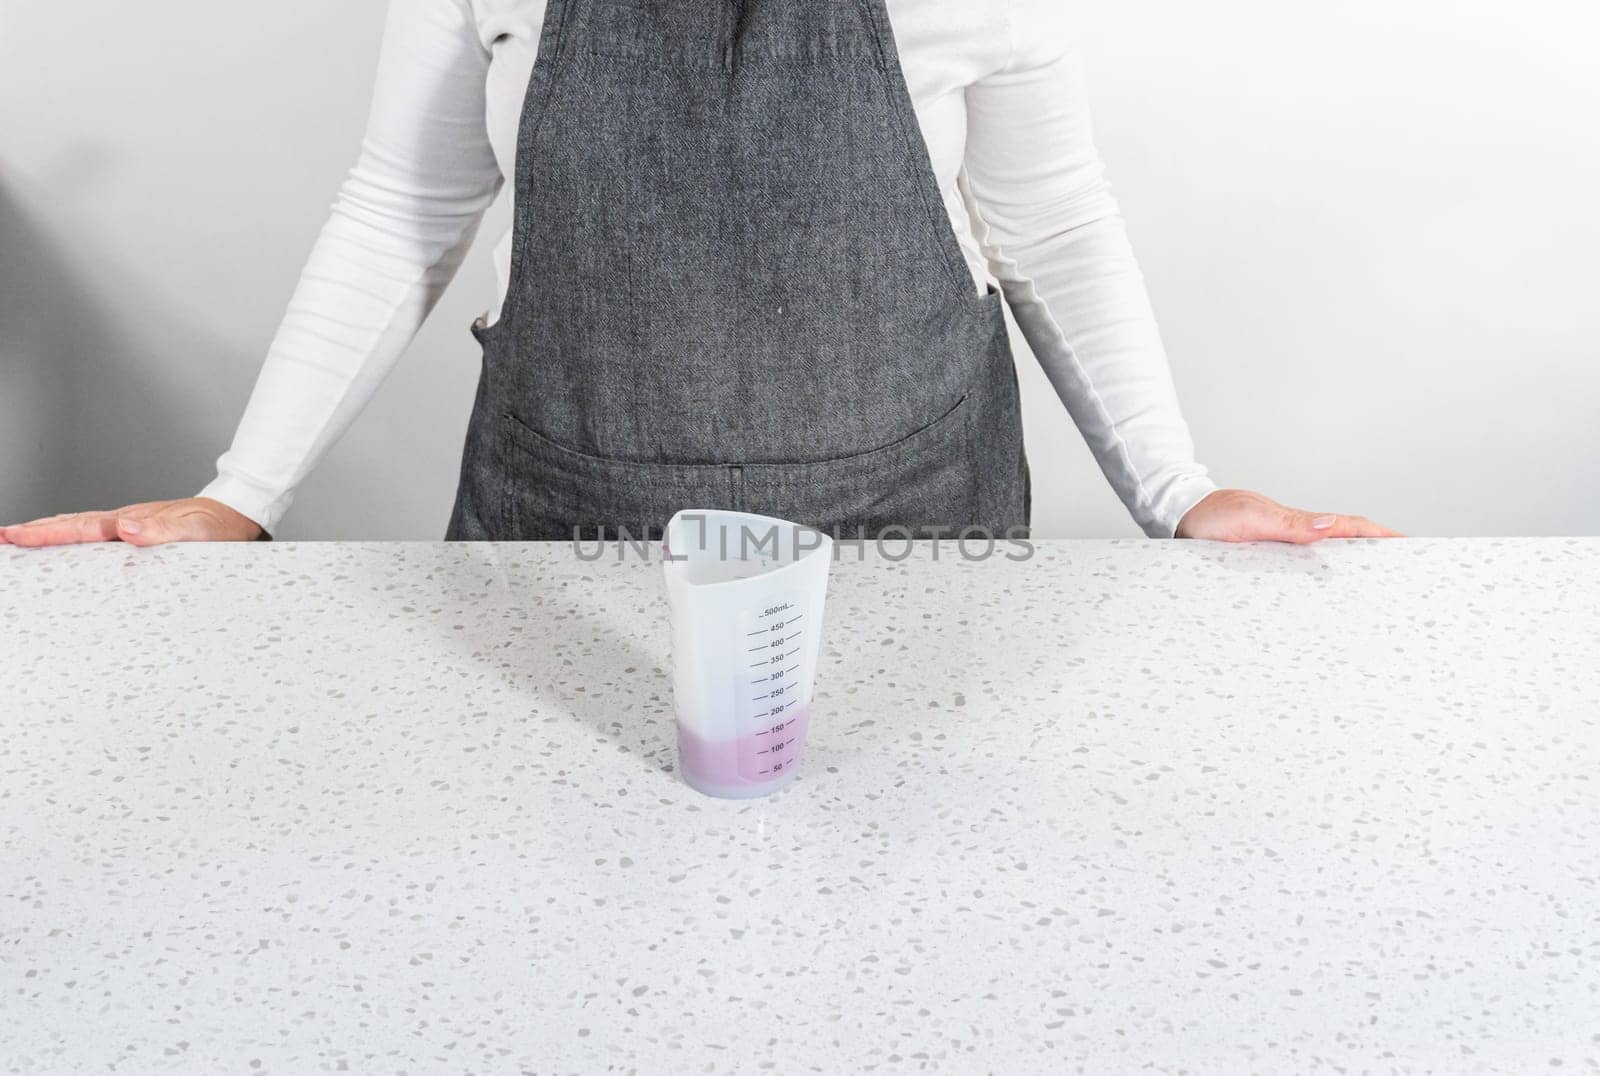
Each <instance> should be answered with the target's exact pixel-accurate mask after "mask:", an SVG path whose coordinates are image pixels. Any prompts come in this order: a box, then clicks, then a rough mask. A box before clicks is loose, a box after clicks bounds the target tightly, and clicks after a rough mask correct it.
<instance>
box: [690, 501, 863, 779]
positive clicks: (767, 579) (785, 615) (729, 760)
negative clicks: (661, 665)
mask: <svg viewBox="0 0 1600 1076" xmlns="http://www.w3.org/2000/svg"><path fill="white" fill-rule="evenodd" d="M663 552H664V555H665V559H664V564H665V569H664V574H665V578H666V589H667V605H668V608H669V610H670V613H671V620H672V694H673V702H674V706H675V709H676V711H677V720H678V768H679V771H680V772H681V773H682V774H683V778H684V780H685V781H687V782H688V783H689V785H690V786H692V787H693V788H695V789H698V790H699V791H701V792H704V793H705V794H707V795H709V796H722V797H727V798H732V799H744V798H748V797H752V796H765V795H768V794H770V793H772V792H776V791H777V790H778V789H780V788H782V787H783V786H785V785H787V784H788V783H789V782H790V781H792V780H793V779H794V776H795V774H796V773H797V772H798V771H799V768H800V760H801V757H802V756H803V754H804V751H805V743H806V726H807V724H808V723H809V721H810V708H811V694H812V687H813V683H814V680H815V674H816V667H817V653H818V650H819V648H820V646H821V644H822V606H823V600H824V598H825V597H826V596H827V590H828V568H829V566H830V565H831V564H832V562H833V540H832V539H831V538H829V537H828V536H827V535H825V534H823V533H822V532H820V531H817V530H814V529H812V528H810V527H803V526H800V525H799V524H796V523H790V522H787V521H785V520H782V519H773V518H771V517H769V516H754V515H747V514H745V513H742V512H723V511H714V510H710V509H706V510H695V509H690V510H685V511H682V512H679V513H678V514H677V515H675V516H673V517H672V519H671V521H670V522H668V524H667V529H666V542H665V548H664V551H663Z"/></svg>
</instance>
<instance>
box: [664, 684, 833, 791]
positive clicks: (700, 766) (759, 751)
mask: <svg viewBox="0 0 1600 1076" xmlns="http://www.w3.org/2000/svg"><path fill="white" fill-rule="evenodd" d="M809 719H810V714H809V713H808V711H807V710H806V708H805V707H803V706H797V707H795V709H794V710H793V711H792V712H791V714H790V715H789V716H787V717H784V718H781V719H778V718H774V719H772V723H771V724H769V725H767V726H765V727H763V728H758V729H756V730H755V731H754V732H751V733H748V734H746V735H744V736H740V737H739V738H737V739H733V740H707V739H705V738H703V737H701V736H700V735H698V734H696V733H695V732H694V731H692V730H691V729H689V728H687V727H685V725H684V723H683V722H681V721H680V722H678V765H679V766H680V767H681V769H682V771H683V779H684V780H685V781H687V782H688V783H689V784H690V785H691V786H692V787H694V788H697V789H699V790H700V791H701V792H705V793H707V794H709V795H712V796H735V797H737V796H758V795H761V794H762V793H764V792H766V791H768V790H769V789H771V788H772V787H774V786H775V785H779V784H782V783H784V782H786V781H788V780H789V779H790V778H792V777H793V776H794V774H795V771H797V770H798V769H799V768H800V759H801V757H802V755H803V754H804V751H805V743H806V726H807V724H808V723H809Z"/></svg>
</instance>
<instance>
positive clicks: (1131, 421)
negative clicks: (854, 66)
mask: <svg viewBox="0 0 1600 1076" xmlns="http://www.w3.org/2000/svg"><path fill="white" fill-rule="evenodd" d="M1054 6H1058V0H1012V2H1011V3H1010V5H1009V9H1008V10H1009V13H1010V17H1011V25H1010V31H1011V42H1012V45H1011V56H1010V59H1009V60H1008V62H1007V63H1006V64H1005V65H1004V66H1003V67H1002V68H1001V69H1000V70H998V71H996V72H994V73H993V74H991V75H989V76H986V77H984V78H982V79H980V80H979V81H977V82H976V83H974V84H972V85H971V86H969V87H968V88H967V94H966V96H967V124H968V129H967V150H966V159H965V162H964V167H963V173H962V183H963V189H964V193H965V195H966V198H967V200H968V202H969V211H970V212H971V213H972V214H973V226H974V232H975V234H976V236H977V238H978V241H979V244H980V245H981V247H982V248H983V251H984V255H985V257H986V258H987V259H988V262H989V267H990V271H991V272H993V273H994V275H995V278H996V279H997V280H998V281H999V283H1000V286H1001V288H1002V290H1003V291H1004V292H1005V295H1006V300H1007V302H1008V304H1009V305H1010V307H1011V309H1012V311H1013V313H1014V314H1015V315H1016V319H1017V324H1018V326H1019V327H1020V328H1021V330H1022V333H1023V336H1024V337H1026V339H1027V341H1028V344H1029V346H1030V347H1031V348H1032V349H1033V352H1034V355H1035V356H1036V357H1037V358H1038V361H1039V363H1040V365H1041V366H1042V367H1043V368H1044V371H1045V374H1046V375H1047V376H1048V377H1049V379H1050V382H1051V384H1052V385H1053V386H1054V387H1055V390H1056V392H1057V394H1059V395H1060V397H1061V400H1062V403H1064V404H1065V405H1066V407H1067V410H1068V412H1069V413H1070V414H1071V416H1072V419H1073V421H1074V422H1075V423H1076V424H1077V426H1078V429H1079V430H1080V431H1082V433H1083V436H1084V439H1085V440H1086V441H1087V442H1088V444H1089V448H1090V449H1091V450H1092V451H1093V452H1094V455H1095V458H1096V460H1097V461H1098V462H1099V464H1100V468H1101V470H1102V471H1104V472H1105V475H1106V478H1107V479H1109V480H1110V482H1111V485H1112V487H1113V488H1114V489H1115V490H1116V492H1117V495H1118V496H1119V497H1120V498H1121V499H1122V502H1123V504H1124V505H1126V506H1127V509H1128V511H1129V513H1130V514H1131V515H1132V516H1133V518H1134V520H1135V522H1137V523H1138V524H1139V526H1140V527H1141V528H1142V529H1143V530H1144V532H1145V533H1146V534H1148V535H1149V536H1151V537H1153V538H1158V537H1159V538H1170V537H1172V535H1173V532H1174V531H1175V530H1176V529H1177V526H1178V522H1179V520H1181V519H1182V518H1183V515H1184V513H1185V512H1187V511H1188V510H1189V509H1190V508H1192V507H1193V506H1194V505H1195V503H1196V502H1198V501H1199V500H1200V499H1201V498H1202V497H1204V496H1205V495H1206V494H1208V493H1210V492H1212V491H1213V490H1215V489H1216V485H1215V483H1213V482H1212V481H1211V479H1210V478H1209V477H1208V473H1207V470H1206V468H1205V467H1203V466H1201V465H1200V464H1199V463H1198V462H1196V460H1195V455H1194V444H1193V442H1192V440H1191V439H1190V435H1189V429H1188V425H1187V423H1186V422H1185V421H1184V418H1183V413H1182V411H1181V410H1180V408H1179V406H1178V398H1177V392H1176V390H1175V388H1174V386H1173V382H1172V374H1171V371H1170V369H1169V367H1168V363H1167V356H1166V351H1165V349H1164V348H1163V346H1162V342H1161V336H1160V333H1159V332H1158V330H1157V328H1156V320H1155V314H1154V311H1153V310H1152V308H1151V305H1150V299H1149V296H1148V294H1147V292H1146V290H1145V285H1144V278H1143V276H1142V275H1141V273H1140V271H1139V266H1138V263H1137V262H1136V261H1135V259H1134V256H1133V251H1132V248H1131V246H1130V244H1129V242H1128V236H1127V232H1126V230H1125V229H1124V227H1123V222H1122V217H1121V215H1120V213H1119V211H1118V208H1117V204H1116V201H1115V199H1114V198H1113V196H1112V194H1111V190H1110V187H1109V186H1108V184H1107V182H1106V179H1105V175H1104V168H1103V166H1102V164H1101V160H1100V157H1099V154H1098V152H1097V151H1096V149H1095V146H1094V141H1093V136H1092V131H1091V128H1090V122H1089V109H1088V103H1087V95H1086V91H1085V88H1084V85H1083V79H1082V73H1081V68H1080V66H1079V64H1078V62H1077V60H1076V57H1074V56H1073V55H1072V53H1071V51H1070V50H1069V49H1068V48H1067V47H1066V45H1065V40H1066V35H1065V33H1064V31H1063V28H1062V27H1061V25H1060V22H1061V19H1060V17H1059V16H1058V15H1056V14H1054V13H1053V12H1052V11H1051V10H1050V9H1051V8H1052V7H1054Z"/></svg>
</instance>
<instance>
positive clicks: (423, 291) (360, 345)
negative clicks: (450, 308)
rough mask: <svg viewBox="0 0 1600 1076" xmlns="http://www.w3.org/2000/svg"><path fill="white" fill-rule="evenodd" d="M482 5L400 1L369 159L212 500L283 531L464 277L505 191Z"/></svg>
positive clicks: (370, 132) (311, 268) (296, 304)
mask: <svg viewBox="0 0 1600 1076" xmlns="http://www.w3.org/2000/svg"><path fill="white" fill-rule="evenodd" d="M488 63H489V54H488V51H487V50H486V48H485V47H484V45H483V43H482V42H481V41H480V39H479V37H478V35H477V32H476V29H475V25H474V20H473V16H472V9H471V0H391V4H390V7H389V12H388V17H387V21H386V24H385V28H384V38H383V48H382V52H381V54H380V59H379V63H378V76H377V84H376V88H375V90H374V93H373V100H372V109H371V112H370V115H369V117H368V123H367V129H366V134H365V136H364V138H363V141H362V146H361V151H360V154H359V157H358V159H357V161H356V163H355V166H354V168H353V169H352V170H351V171H350V173H349V176H348V178H347V179H346V180H345V182H344V184H343V186H342V187H341V188H340V190H339V194H338V198H337V200H336V201H335V203H334V205H333V210H332V213H331V215H330V217H329V218H328V221H327V223H326V224H325V225H324V226H323V228H322V232H321V234H320V235H319V236H318V238H317V241H316V244H315V246H314V247H313V248H312V251H311V254H310V257H309V259H308V260H307V262H306V266H305V269H304V271H303V272H302V274H301V276H300V280H299V283H298V285H297V286H296V288H295V291H294V295H293V297H292V298H291V300H290V302H289V308H288V312H287V314H286V315H285V316H284V319H283V322H282V324H281V326H280V327H279V329H278V332H277V335H276V336H275V338H274V339H273V341H272V344H271V346H270V348H269V349H268V351H267V357H266V361H265V363H264V364H263V366H262V369H261V373H260V375H259V376H258V378H257V380H256V385H255V389H254V391H253V392H252V393H251V396H250V402H249V404H248V406H247V407H246V409H245V413H244V417H243V419H242V420H241V421H240V423H239V427H238V430H237V432H236V433H235V435H234V439H233V444H232V446H231V447H230V448H229V449H228V451H227V452H226V453H224V454H223V456H222V457H221V458H220V459H219V460H218V461H217V477H216V479H215V480H214V481H213V482H211V483H210V484H209V485H208V486H206V488H205V489H204V490H202V491H201V495H202V496H206V497H211V498H214V499H216V500H218V501H221V502H222V503H224V504H226V505H229V506H230V507H232V508H234V509H235V510H236V511H238V512H240V513H242V514H244V515H245V516H247V517H249V518H250V519H252V520H254V521H255V522H257V523H259V524H260V525H261V526H262V527H263V528H264V529H265V530H267V531H269V532H271V531H272V530H274V529H275V528H276V527H277V525H278V522H279V520H280V519H282V518H283V514H284V512H285V511H286V510H287V509H288V507H289V502H290V499H291V498H292V496H293V493H294V489H295V487H296V486H297V485H298V484H299V483H300V482H301V481H302V480H303V479H304V478H305V477H306V475H307V474H308V473H310V471H311V470H312V468H313V467H315V466H316V464H317V462H318V461H319V460H320V459H321V458H322V456H323V455H324V454H325V453H326V452H327V450H328V448H329V447H330V446H331V445H332V444H333V442H334V441H335V440H337V439H338V437H339V436H340V435H341V434H343V433H344V431H345V430H346V429H347V428H348V427H349V425H350V423H351V422H352V420H353V419H354V418H355V416H356V415H357V414H358V413H359V412H360V411H361V409H362V407H364V406H365V405H366V403H367V401H368V400H370V399H371V397H372V395H373V393H374V392H375V391H376V390H377V387H378V385H379V383H380V382H381V381H382V380H383V378H384V377H385V376H386V375H387V374H388V372H389V370H390V369H391V368H393V366H394V363H395V360H396V359H397V358H398V357H399V356H400V354H401V352H403V351H404V350H405V348H406V347H407V345H409V344H410V342H411V340H412V337H413V336H415V334H416V332H417V329H418V328H419V327H420V326H421V325H422V321H423V319H424V318H425V317H427V315H428V312H429V311H430V310H432V309H433V306H434V304H435V303H436V302H437V301H438V299H439V297H440V296H441V295H442V294H443V293H444V289H445V287H446V286H447V285H448V284H449V283H450V281H451V279H452V278H453V277H454V276H455V274H456V270H457V269H458V268H459V267H460V265H461V261H462V259H463V258H464V257H465V255H466V251H467V248H468V247H470V246H471V244H472V239H473V236H474V234H475V233H476V231H477V227H478V224H479V222H480V221H481V220H482V218H483V213H484V211H485V210H486V209H487V208H488V207H489V205H490V203H491V202H493V200H494V197H495V195H496V193H497V192H498V191H499V188H500V184H501V182H502V177H501V175H500V170H499V167H498V165H497V164H496V162H495V159H494V155H493V153H492V151H491V148H490V142H489V137H488V133H487V131H486V130H485V120H484V93H485V90H484V85H485V79H486V75H487V70H488Z"/></svg>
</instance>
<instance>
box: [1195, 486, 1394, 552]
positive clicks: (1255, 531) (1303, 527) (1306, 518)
mask: <svg viewBox="0 0 1600 1076" xmlns="http://www.w3.org/2000/svg"><path fill="white" fill-rule="evenodd" d="M1174 537H1177V538H1203V539H1209V540H1211V541H1214V542H1294V543H1295V544H1296V545H1305V544H1307V543H1310V542H1320V541H1322V540H1323V539H1324V538H1403V537H1405V536H1404V535H1402V534H1401V533H1400V532H1399V531H1392V530H1390V529H1389V528H1388V527H1384V526H1380V525H1379V524H1377V523H1374V522H1372V520H1370V519H1367V518H1366V517H1364V516H1338V515H1333V514H1331V513H1322V512H1304V511H1301V510H1300V509H1298V508H1286V507H1284V506H1283V505H1281V504H1279V503H1278V502H1277V501H1275V500H1273V499H1272V498H1270V497H1263V496H1262V495H1261V494H1259V493H1252V492H1250V491H1249V490H1247V489H1219V490H1217V491H1216V492H1215V493H1212V494H1209V495H1207V496H1206V498H1205V499H1204V500H1202V501H1201V502H1200V503H1199V504H1197V505H1195V506H1194V507H1193V508H1191V509H1189V511H1187V512H1185V513H1184V516H1183V519H1182V520H1181V521H1179V523H1178V533H1177V534H1176V535H1174Z"/></svg>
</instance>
